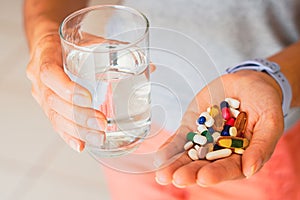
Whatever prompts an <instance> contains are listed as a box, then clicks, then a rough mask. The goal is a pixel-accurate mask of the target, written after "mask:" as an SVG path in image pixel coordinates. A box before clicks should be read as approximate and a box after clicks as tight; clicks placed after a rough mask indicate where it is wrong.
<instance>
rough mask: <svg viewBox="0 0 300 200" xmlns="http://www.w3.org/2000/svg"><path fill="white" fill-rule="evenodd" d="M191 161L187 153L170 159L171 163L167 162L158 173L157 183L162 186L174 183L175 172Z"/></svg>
mask: <svg viewBox="0 0 300 200" xmlns="http://www.w3.org/2000/svg"><path fill="white" fill-rule="evenodd" d="M191 161H192V160H191V159H190V158H189V157H188V155H187V154H186V153H181V154H177V155H176V156H174V157H173V158H172V159H170V162H166V163H165V165H164V166H163V167H162V168H161V169H159V170H158V171H157V172H156V177H155V179H156V181H157V182H158V183H159V184H161V185H168V184H170V183H172V180H173V174H174V172H175V171H176V170H177V169H178V168H180V167H181V166H184V165H186V164H188V163H190V162H191Z"/></svg>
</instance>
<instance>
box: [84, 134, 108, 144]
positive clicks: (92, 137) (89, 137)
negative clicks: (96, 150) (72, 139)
mask: <svg viewBox="0 0 300 200" xmlns="http://www.w3.org/2000/svg"><path fill="white" fill-rule="evenodd" d="M85 139H86V141H87V143H88V144H90V145H92V146H96V147H100V146H102V145H103V143H104V134H101V133H87V134H86V137H85Z"/></svg>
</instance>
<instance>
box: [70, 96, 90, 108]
mask: <svg viewBox="0 0 300 200" xmlns="http://www.w3.org/2000/svg"><path fill="white" fill-rule="evenodd" d="M73 103H74V104H76V105H78V106H83V107H91V105H92V101H91V98H90V97H88V96H85V95H82V94H74V96H73Z"/></svg>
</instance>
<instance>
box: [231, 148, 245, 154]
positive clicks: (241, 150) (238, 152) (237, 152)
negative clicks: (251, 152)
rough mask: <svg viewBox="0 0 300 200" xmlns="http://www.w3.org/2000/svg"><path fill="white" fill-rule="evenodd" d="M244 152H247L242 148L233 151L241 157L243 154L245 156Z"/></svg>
mask: <svg viewBox="0 0 300 200" xmlns="http://www.w3.org/2000/svg"><path fill="white" fill-rule="evenodd" d="M244 151H245V150H244V149H242V148H235V149H234V150H233V152H234V153H236V154H240V155H241V154H243V153H244Z"/></svg>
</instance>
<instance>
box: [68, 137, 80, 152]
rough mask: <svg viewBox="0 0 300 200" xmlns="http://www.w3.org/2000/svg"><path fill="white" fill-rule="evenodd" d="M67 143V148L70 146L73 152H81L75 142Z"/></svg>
mask: <svg viewBox="0 0 300 200" xmlns="http://www.w3.org/2000/svg"><path fill="white" fill-rule="evenodd" d="M68 143H69V146H70V147H71V148H72V149H73V150H75V151H77V152H81V151H82V149H81V148H80V144H78V142H76V141H74V140H72V139H70V140H69V141H68Z"/></svg>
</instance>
